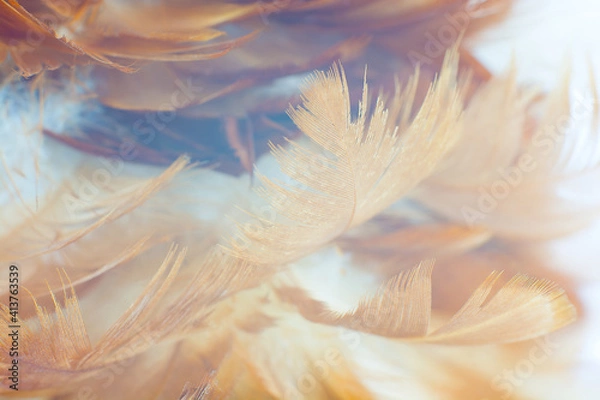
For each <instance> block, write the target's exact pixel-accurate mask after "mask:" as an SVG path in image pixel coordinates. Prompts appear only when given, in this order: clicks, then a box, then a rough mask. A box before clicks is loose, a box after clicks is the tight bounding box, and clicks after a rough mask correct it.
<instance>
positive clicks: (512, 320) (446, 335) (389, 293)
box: [278, 262, 575, 345]
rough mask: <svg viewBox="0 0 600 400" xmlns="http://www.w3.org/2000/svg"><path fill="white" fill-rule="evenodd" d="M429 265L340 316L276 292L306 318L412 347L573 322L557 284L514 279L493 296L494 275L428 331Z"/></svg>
mask: <svg viewBox="0 0 600 400" xmlns="http://www.w3.org/2000/svg"><path fill="white" fill-rule="evenodd" d="M432 266H433V264H432V263H431V262H429V263H424V264H420V265H419V266H418V267H416V268H414V269H412V270H409V271H404V272H401V273H400V274H398V275H397V276H396V277H394V278H392V279H390V280H389V281H387V282H386V283H385V284H384V285H383V286H382V287H381V289H380V290H379V291H378V292H377V293H376V294H375V295H373V296H372V297H367V298H365V299H363V300H362V301H360V302H359V304H358V306H357V307H356V308H355V309H354V310H353V311H349V312H345V313H341V314H336V313H334V312H331V311H328V309H327V307H326V306H325V305H324V304H323V303H321V302H319V301H317V300H313V299H311V297H310V296H309V295H308V294H306V293H305V292H303V291H302V290H300V289H297V288H285V287H284V288H280V289H279V290H278V294H279V296H280V297H281V298H282V299H284V301H288V302H292V303H293V304H295V305H296V306H297V307H298V310H299V312H300V313H301V314H302V315H303V316H304V317H305V318H307V319H308V320H310V321H313V322H317V323H324V324H327V325H335V326H342V327H345V328H349V329H354V330H358V331H362V332H366V333H371V334H374V335H380V336H385V337H389V338H397V339H401V340H404V341H408V342H413V343H439V344H451V345H456V344H459V345H481V344H498V343H510V342H515V341H521V340H527V339H531V338H535V337H537V336H541V335H544V334H547V333H550V332H553V331H555V330H557V329H559V328H561V327H563V326H565V325H567V324H569V323H571V322H573V321H574V319H575V308H574V307H573V305H572V304H571V303H570V302H569V300H568V298H567V296H566V294H565V293H564V291H563V290H562V289H560V288H558V287H557V286H556V285H555V284H553V283H551V282H549V281H545V280H539V279H535V278H531V277H527V276H525V275H516V276H515V277H513V278H512V279H511V280H510V281H509V282H508V283H507V284H505V285H504V286H503V287H501V288H500V289H499V290H498V291H497V292H496V293H495V294H491V293H492V290H493V289H494V286H495V283H496V281H497V280H498V277H499V273H496V272H494V273H492V274H491V275H490V276H489V277H488V278H487V279H486V280H485V281H484V282H483V283H482V284H481V285H480V286H479V287H478V288H477V289H476V290H475V291H474V292H473V294H472V295H471V297H470V298H469V299H468V300H467V302H466V303H465V304H464V305H463V307H462V308H461V309H460V310H459V311H458V312H457V313H456V314H455V315H454V316H453V317H452V318H451V319H450V321H448V322H447V323H445V324H444V325H443V326H441V327H440V328H438V329H436V330H433V331H432V332H429V325H430V318H431V270H432Z"/></svg>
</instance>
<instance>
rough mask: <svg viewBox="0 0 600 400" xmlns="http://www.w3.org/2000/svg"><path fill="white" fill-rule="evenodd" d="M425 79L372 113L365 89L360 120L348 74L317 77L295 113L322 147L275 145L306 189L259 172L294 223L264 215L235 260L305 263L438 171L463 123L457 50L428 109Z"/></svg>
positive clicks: (240, 243) (275, 203)
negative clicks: (418, 98)
mask: <svg viewBox="0 0 600 400" xmlns="http://www.w3.org/2000/svg"><path fill="white" fill-rule="evenodd" d="M416 74H417V75H416V76H415V77H414V78H413V79H412V80H411V81H410V83H409V84H408V85H407V87H406V88H405V89H404V90H402V89H401V88H400V87H399V86H397V87H396V92H395V96H394V97H393V99H392V100H391V101H390V102H389V104H390V108H389V109H388V110H386V108H385V104H384V100H383V99H382V98H379V99H378V100H377V102H376V104H375V106H374V108H373V113H372V115H370V116H369V115H368V110H369V93H368V90H367V87H366V85H365V88H364V90H363V99H362V102H361V103H360V105H359V112H358V117H357V119H355V120H352V118H351V107H350V99H349V93H348V87H347V84H346V80H345V76H344V73H343V70H341V69H340V68H338V67H334V68H333V69H332V70H330V71H329V73H327V74H325V73H318V74H316V75H315V76H314V77H313V78H312V79H311V80H309V81H308V86H307V87H306V88H305V89H304V91H303V96H304V101H303V106H301V107H299V108H297V109H294V110H291V111H290V116H291V118H292V120H294V122H295V123H296V125H297V126H298V128H300V129H301V130H302V131H303V132H304V133H305V134H306V135H307V136H308V137H309V138H310V139H311V141H312V143H311V145H312V146H313V148H311V147H308V146H303V145H301V144H300V143H296V142H291V143H290V148H289V149H285V148H283V147H281V146H279V147H274V148H273V155H274V157H275V158H276V160H277V162H278V164H279V166H280V168H281V170H282V171H283V172H284V173H285V174H286V175H287V176H288V177H289V178H290V179H291V180H292V181H293V182H295V183H296V187H294V186H290V185H289V184H279V183H276V182H274V181H272V180H270V179H268V178H266V177H264V176H262V175H260V174H257V176H258V178H259V180H260V181H261V183H262V187H261V188H260V189H259V195H260V196H261V197H262V198H264V199H266V201H267V202H268V203H270V204H269V206H270V207H271V209H272V210H273V211H274V213H275V215H281V216H282V217H283V218H284V219H285V220H282V221H284V222H279V221H270V220H264V218H263V219H261V217H257V220H258V221H260V222H261V224H260V225H259V226H258V228H257V227H256V226H250V227H249V226H248V225H246V226H241V227H240V232H241V233H240V236H239V237H238V239H237V240H234V241H232V242H231V244H230V247H231V251H232V254H233V255H234V256H235V257H238V258H241V259H246V260H249V261H251V262H253V263H256V264H271V265H273V264H283V263H287V262H290V261H293V260H296V259H298V258H300V257H302V256H303V255H306V254H308V253H309V252H311V251H313V250H315V249H317V248H319V247H320V246H323V245H325V244H327V243H328V242H329V241H331V240H333V239H335V238H336V237H338V236H339V235H341V234H343V233H344V232H345V231H346V230H348V229H350V228H352V227H354V226H357V225H359V224H361V223H363V222H365V221H366V220H368V219H370V218H372V217H373V216H374V215H376V214H377V213H379V212H381V211H382V210H383V209H385V208H386V207H388V206H389V205H390V204H392V203H393V202H394V201H396V200H398V199H399V198H400V197H401V196H403V195H405V194H406V193H407V192H408V191H409V190H410V189H412V188H413V187H414V186H415V185H417V184H418V183H419V182H420V181H421V180H422V179H424V178H426V177H427V176H428V175H429V174H430V173H431V172H433V170H434V168H435V166H436V165H437V163H438V161H439V160H440V159H441V158H442V157H443V155H444V154H445V153H446V152H447V151H448V149H449V148H450V147H451V146H452V144H453V143H454V141H455V140H456V137H457V134H458V132H457V131H458V130H459V129H460V126H461V124H460V122H461V110H462V106H461V95H460V89H458V88H457V84H456V82H455V74H456V56H455V53H451V54H450V55H449V56H448V59H447V61H446V64H445V66H444V69H443V70H442V73H441V74H440V77H439V79H438V80H437V81H436V82H435V83H434V84H433V85H432V87H431V88H430V90H429V92H428V95H427V97H426V98H425V100H424V102H423V104H422V105H421V107H420V108H419V109H418V110H414V109H413V103H414V95H415V90H416V82H417V80H418V69H417V73H416ZM413 112H414V113H415V115H414V118H413V119H412V120H411V119H410V115H411V113H413Z"/></svg>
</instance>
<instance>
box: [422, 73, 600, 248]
mask: <svg viewBox="0 0 600 400" xmlns="http://www.w3.org/2000/svg"><path fill="white" fill-rule="evenodd" d="M511 74H514V72H512V73H511ZM511 74H509V76H510V75H511ZM568 77H569V73H568V71H567V72H566V73H565V75H564V77H563V80H562V82H561V84H560V85H559V86H558V87H557V88H556V89H555V90H554V91H553V92H551V93H549V94H547V95H545V96H544V97H543V98H542V99H534V98H533V97H532V95H531V94H530V95H525V97H523V95H517V94H518V91H517V92H515V84H514V79H513V78H510V79H509V80H504V79H503V78H496V79H494V81H497V82H494V81H491V82H490V83H489V86H488V87H484V88H482V89H480V90H479V92H478V94H476V95H475V96H476V97H475V98H479V99H480V100H483V99H486V101H485V103H484V102H482V101H478V102H476V103H472V104H471V105H469V107H468V109H467V111H466V112H465V122H466V125H465V126H471V127H473V128H474V129H477V128H478V127H482V124H484V123H487V122H485V121H494V120H497V121H498V126H499V127H500V130H501V131H502V132H504V133H503V134H502V133H501V134H499V135H498V136H493V137H492V139H489V138H490V135H488V134H485V135H484V134H480V131H479V130H473V131H471V132H469V131H467V134H466V136H464V137H463V138H464V139H463V140H464V141H463V142H462V143H459V144H458V145H457V147H456V153H455V154H454V155H452V156H451V157H452V158H451V159H450V160H446V162H447V163H454V166H452V167H450V168H448V169H447V170H446V171H443V172H438V177H437V178H436V176H433V177H432V179H431V180H428V181H427V182H425V183H424V185H422V186H421V187H420V188H418V189H417V191H416V192H415V193H414V197H415V198H417V199H418V200H419V202H421V203H422V204H424V205H426V206H428V207H430V208H431V209H432V210H435V212H437V213H439V214H441V215H443V216H444V217H446V218H449V219H451V220H453V221H455V222H456V223H462V224H466V225H469V226H483V227H486V228H488V229H490V230H491V231H492V232H493V233H494V234H495V235H497V236H500V237H503V238H507V239H528V240H540V239H548V238H554V237H559V236H562V235H566V234H568V233H572V232H575V231H577V230H579V229H582V228H584V227H586V226H587V225H588V224H589V222H590V221H591V219H590V216H591V215H596V214H597V213H598V212H600V209H599V208H598V206H597V204H598V193H597V191H590V187H589V185H588V184H586V182H588V181H592V180H594V179H595V177H596V176H597V175H598V171H599V169H598V165H599V162H600V158H599V153H598V151H597V149H598V146H597V142H598V134H599V130H598V126H597V125H595V121H596V120H597V118H598V117H597V115H598V112H597V109H595V108H594V106H593V104H594V102H595V98H596V94H595V93H596V88H594V87H592V85H594V79H593V74H592V78H591V82H590V84H589V85H590V86H589V87H587V88H586V89H585V90H584V92H583V93H587V94H589V96H588V97H587V98H586V97H584V96H582V95H579V96H571V95H570V94H569V92H570V89H569V88H570V84H569V78H568ZM493 86H496V89H494V90H489V88H491V87H493ZM475 98H474V99H475ZM533 100H536V101H533ZM481 104H499V105H500V104H502V105H503V106H501V107H494V108H489V109H488V108H483V107H482V106H481ZM469 110H472V111H469ZM475 110H478V111H477V112H475ZM497 113H500V115H504V117H501V118H499V117H498V115H499V114H497ZM481 121H484V122H481ZM575 131H577V132H578V133H579V134H571V132H575ZM452 160H454V161H452ZM461 165H462V166H461ZM440 199H443V201H439V200H440ZM575 202H576V203H577V206H575Z"/></svg>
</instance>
